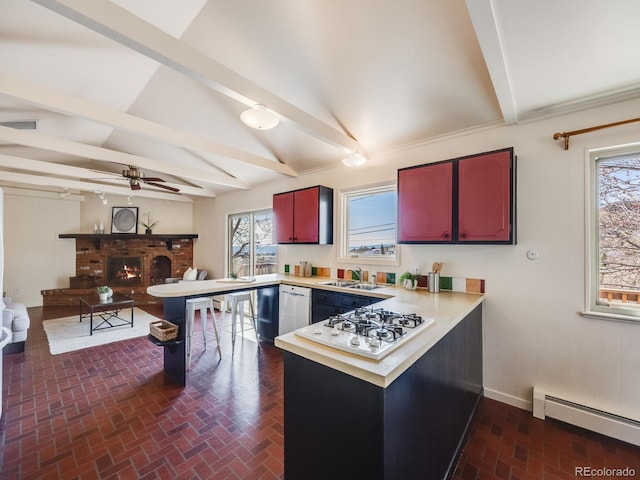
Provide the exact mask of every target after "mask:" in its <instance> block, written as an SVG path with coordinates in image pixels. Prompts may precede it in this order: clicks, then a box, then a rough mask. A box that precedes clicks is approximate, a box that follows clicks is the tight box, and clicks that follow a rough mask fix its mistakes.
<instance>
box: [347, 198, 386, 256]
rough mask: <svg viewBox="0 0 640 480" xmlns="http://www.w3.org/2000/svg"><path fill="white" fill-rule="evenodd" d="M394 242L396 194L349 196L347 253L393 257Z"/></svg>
mask: <svg viewBox="0 0 640 480" xmlns="http://www.w3.org/2000/svg"><path fill="white" fill-rule="evenodd" d="M395 243H396V192H395V191H394V192H382V193H369V194H363V195H354V196H352V197H350V199H349V253H357V254H359V255H393V254H395Z"/></svg>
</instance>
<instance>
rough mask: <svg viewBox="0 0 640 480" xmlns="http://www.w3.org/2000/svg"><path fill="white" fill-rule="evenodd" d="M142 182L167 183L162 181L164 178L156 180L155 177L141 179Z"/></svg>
mask: <svg viewBox="0 0 640 480" xmlns="http://www.w3.org/2000/svg"><path fill="white" fill-rule="evenodd" d="M140 180H142V181H143V182H145V183H146V182H165V181H166V180H164V179H162V178H155V177H141V178H140Z"/></svg>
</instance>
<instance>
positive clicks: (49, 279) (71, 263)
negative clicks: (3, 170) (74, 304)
mask: <svg viewBox="0 0 640 480" xmlns="http://www.w3.org/2000/svg"><path fill="white" fill-rule="evenodd" d="M79 212H80V202H78V201H76V200H61V199H59V198H58V197H57V195H55V194H48V193H45V192H36V191H29V190H24V191H21V190H17V189H11V188H5V195H4V251H5V265H4V291H6V292H7V295H8V296H10V297H12V299H13V301H14V302H19V303H24V304H26V305H27V306H29V307H32V306H35V305H42V296H41V295H40V291H41V290H45V289H49V288H58V287H60V286H62V285H63V284H64V282H65V281H66V286H67V287H68V286H69V277H70V276H73V275H75V243H74V242H73V240H62V239H59V238H58V234H59V233H63V232H72V231H74V230H77V228H78V219H79Z"/></svg>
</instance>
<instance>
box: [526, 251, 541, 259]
mask: <svg viewBox="0 0 640 480" xmlns="http://www.w3.org/2000/svg"><path fill="white" fill-rule="evenodd" d="M539 256H540V253H538V250H529V251H528V252H527V258H528V259H529V260H537V259H538V257H539Z"/></svg>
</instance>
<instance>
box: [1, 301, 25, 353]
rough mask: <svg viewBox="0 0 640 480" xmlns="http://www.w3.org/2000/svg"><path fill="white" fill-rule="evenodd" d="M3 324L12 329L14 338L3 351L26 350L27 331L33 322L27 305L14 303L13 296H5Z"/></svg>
mask: <svg viewBox="0 0 640 480" xmlns="http://www.w3.org/2000/svg"><path fill="white" fill-rule="evenodd" d="M2 307H3V308H2V326H3V327H6V328H8V329H9V330H11V333H12V334H13V339H12V340H11V343H9V344H8V345H7V346H6V347H4V349H3V353H17V352H24V343H25V341H26V340H27V331H28V330H29V326H30V324H31V320H30V319H29V314H28V313H27V307H25V306H24V305H23V304H22V303H12V302H11V298H9V297H5V298H4V299H3V304H2Z"/></svg>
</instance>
